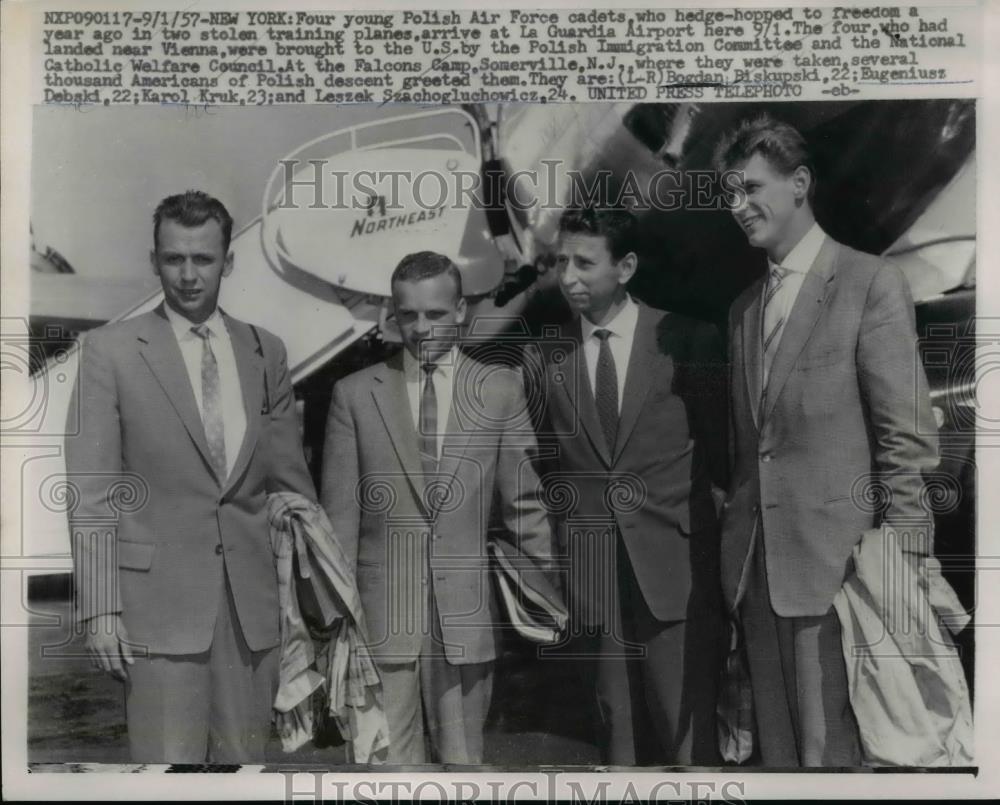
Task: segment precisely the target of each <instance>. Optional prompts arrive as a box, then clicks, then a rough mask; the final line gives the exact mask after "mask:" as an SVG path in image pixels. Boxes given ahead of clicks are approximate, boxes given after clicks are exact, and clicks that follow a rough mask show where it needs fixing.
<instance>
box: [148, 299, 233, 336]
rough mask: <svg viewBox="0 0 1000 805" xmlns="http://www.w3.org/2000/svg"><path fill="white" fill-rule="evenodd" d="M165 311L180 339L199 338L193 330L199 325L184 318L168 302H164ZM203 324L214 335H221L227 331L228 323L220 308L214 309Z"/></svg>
mask: <svg viewBox="0 0 1000 805" xmlns="http://www.w3.org/2000/svg"><path fill="white" fill-rule="evenodd" d="M163 311H164V312H165V313H166V314H167V321H169V322H170V327H171V328H172V329H173V331H174V335H175V336H177V340H178V341H179V340H180V339H182V338H188V337H190V338H197V337H198V336H196V335H195V334H194V333H192V332H191V328H192V327H197V326H198V325H196V324H194V323H192V322H191V321H189V320H188V319H186V318H184V317H183V316H182V315H181V314H180V313H178V312H177V311H176V310H174V309H173V308H172V307H170V305H168V304H167V303H166V302H164V303H163ZM202 324H207V325H208V329H209V330H211V331H212V335H214V336H219V335H222V333H223V332H225V329H226V324H225V322H224V321H223V320H222V315H221V314H220V313H219V308H216V309H215V310H213V311H212V315H211V316H209V317H208V318H207V319H205V321H203V322H202Z"/></svg>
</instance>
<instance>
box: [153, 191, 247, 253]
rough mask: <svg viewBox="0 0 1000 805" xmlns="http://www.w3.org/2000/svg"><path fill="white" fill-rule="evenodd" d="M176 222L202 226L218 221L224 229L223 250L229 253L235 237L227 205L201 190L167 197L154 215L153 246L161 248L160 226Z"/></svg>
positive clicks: (184, 224)
mask: <svg viewBox="0 0 1000 805" xmlns="http://www.w3.org/2000/svg"><path fill="white" fill-rule="evenodd" d="M163 221H174V222H175V223H178V224H180V225H181V226H201V225H202V224H204V223H205V222H206V221H217V222H218V224H219V227H220V228H221V229H222V250H223V251H224V252H228V251H229V241H230V240H231V238H232V235H233V217H232V216H231V215H230V214H229V210H227V209H226V205H225V204H223V203H222V202H221V201H219V200H218V199H217V198H212V196H210V195H208V193H203V192H202V191H201V190H187V191H185V192H184V193H178V194H177V195H176V196H167V198H165V199H163V201H161V202H160V203H159V204H158V205H157V207H156V211H155V212H154V213H153V246H154V247H155V248H156V249H159V248H160V224H161V223H162V222H163Z"/></svg>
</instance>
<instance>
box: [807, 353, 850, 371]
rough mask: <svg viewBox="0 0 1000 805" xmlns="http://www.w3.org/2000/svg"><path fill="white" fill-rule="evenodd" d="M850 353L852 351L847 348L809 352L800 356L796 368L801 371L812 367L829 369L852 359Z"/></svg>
mask: <svg viewBox="0 0 1000 805" xmlns="http://www.w3.org/2000/svg"><path fill="white" fill-rule="evenodd" d="M850 355H851V353H850V352H849V351H848V350H845V349H830V350H822V351H819V350H818V351H816V352H809V353H806V354H804V355H802V356H801V357H800V358H799V360H798V362H797V363H796V365H795V368H796V370H798V371H799V372H806V371H809V370H811V369H828V368H830V367H835V366H840V365H843V364H845V363H847V362H848V361H849V360H850Z"/></svg>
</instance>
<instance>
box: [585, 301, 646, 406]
mask: <svg viewBox="0 0 1000 805" xmlns="http://www.w3.org/2000/svg"><path fill="white" fill-rule="evenodd" d="M638 323H639V306H638V305H637V304H636V303H635V301H634V300H633V299H632V297H631V296H626V298H625V306H624V307H623V308H622V309H621V310H619V311H618V315H617V316H615V317H614V318H613V319H612V320H611V321H609V322H608V323H607V324H602V325H601V326H600V327H598V326H597V325H596V324H594V323H593V322H591V321H590V320H589V319H588V318H587V317H586V316H581V317H580V326H581V327H582V329H583V355H584V358H586V360H587V377H589V378H590V390H591V391H592V392H593V393H594V395H595V396H596V394H597V359H598V357H599V356H600V353H601V342H600V339H599V338H597V337H596V336H595V335H594V331H595V330H607V331H608V332H610V333H611V337H610V338H608V347H610V349H611V356H612V357H613V358H614V359H615V374H616V375H617V377H618V413H619V414H620V413H621V412H622V400H623V399H625V373H626V371H628V362H629V358H630V357H631V356H632V342H633V340H635V328H636V325H637V324H638Z"/></svg>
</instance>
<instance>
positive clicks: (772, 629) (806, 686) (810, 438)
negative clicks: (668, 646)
mask: <svg viewBox="0 0 1000 805" xmlns="http://www.w3.org/2000/svg"><path fill="white" fill-rule="evenodd" d="M717 166H718V168H719V169H720V170H721V171H734V172H733V173H730V174H729V175H728V176H727V177H726V179H725V182H726V184H727V186H729V187H730V188H732V189H734V190H735V191H736V192H735V193H734V197H735V201H734V206H733V215H734V217H735V218H736V221H737V223H738V224H739V225H740V226H741V227H742V228H743V231H744V232H745V233H746V235H747V238H748V239H749V241H750V243H751V245H753V246H757V247H759V248H761V249H764V251H765V252H766V253H767V257H768V273H767V275H766V276H764V277H763V278H761V279H760V280H758V281H756V282H754V283H752V284H751V285H750V287H749V288H747V290H746V291H745V292H744V293H743V294H741V295H740V296H739V297H738V298H737V299H736V301H735V302H734V303H733V305H732V308H731V310H730V315H729V336H730V360H731V369H732V371H731V376H730V387H731V394H732V402H731V412H732V423H733V436H734V440H733V450H734V469H733V472H732V483H731V486H730V490H729V496H728V500H727V501H726V503H725V505H724V511H723V527H722V571H723V584H724V594H725V598H726V602H727V604H728V607H729V609H730V611H731V613H734V614H738V616H739V619H740V620H741V621H742V627H743V630H744V634H745V637H746V647H747V655H748V660H749V670H750V677H751V685H752V688H753V700H754V706H755V711H756V718H757V727H758V743H759V748H760V757H761V759H762V760H763V762H764V764H765V765H768V766H800V765H801V766H830V765H835V766H853V765H858V764H859V763H860V748H859V736H858V731H857V725H856V722H855V719H854V716H853V713H852V711H851V706H850V701H849V698H848V690H847V679H846V670H845V662H844V650H843V648H842V647H841V639H840V624H839V621H838V619H837V615H836V613H835V611H834V610H833V608H832V603H833V599H834V596H835V595H836V593H837V591H838V590H839V589H840V588H841V586H842V584H843V582H844V579H845V578H846V576H847V575H848V573H849V572H850V564H851V553H852V550H853V548H854V546H855V545H856V544H857V543H858V541H859V540H860V539H861V536H862V533H863V532H864V531H865V530H866V529H871V528H873V527H876V526H879V525H881V524H882V523H888V524H892V523H893V522H906V521H909V522H912V521H913V519H914V518H916V519H917V520H921V521H924V522H926V521H927V520H928V514H927V512H926V511H925V509H924V507H923V505H922V504H921V501H920V498H921V494H922V491H923V483H924V482H923V478H922V472H925V471H928V470H931V469H933V468H934V467H935V465H936V464H937V460H938V459H937V440H936V427H935V422H934V417H933V414H932V410H931V403H930V397H929V394H928V390H927V380H926V378H925V376H924V372H923V369H922V368H921V365H920V362H919V358H918V355H917V349H916V333H915V327H914V313H913V302H912V300H911V298H910V293H909V290H908V287H907V284H906V280H905V279H904V277H903V275H902V274H901V273H900V271H899V269H897V268H895V267H894V266H891V265H889V264H887V263H885V262H883V261H882V260H880V259H879V258H878V257H874V256H872V255H868V254H862V253H860V252H857V251H855V250H854V249H851V248H848V247H847V246H844V245H843V244H840V243H837V242H835V241H834V240H832V239H831V238H830V237H829V236H828V235H826V234H825V233H824V232H823V230H822V229H821V228H820V227H819V225H818V224H817V223H816V221H815V218H814V217H813V212H812V197H813V193H814V188H815V173H814V171H813V169H812V166H811V162H810V160H809V155H808V151H807V148H806V144H805V141H804V140H803V138H802V136H801V134H799V132H798V131H796V130H795V129H794V128H792V127H791V126H789V125H787V124H784V123H781V122H778V121H776V120H773V119H771V118H769V117H761V118H758V119H755V120H751V121H747V122H744V123H743V124H741V125H740V126H739V127H738V128H737V129H735V130H734V131H733V132H731V133H730V134H729V135H727V137H726V138H725V139H724V140H723V141H722V143H720V146H719V149H718V152H717ZM866 479H868V480H870V481H873V482H874V483H875V484H876V485H878V486H881V487H883V488H884V489H885V490H887V491H888V495H887V500H888V505H887V508H886V510H885V511H884V513H883V515H882V520H881V522H879V520H878V518H877V517H876V516H875V515H873V513H872V511H871V507H867V506H865V505H863V501H864V499H865V493H864V491H863V489H862V486H863V485H864V483H865V482H866Z"/></svg>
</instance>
